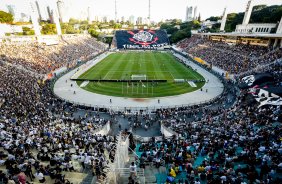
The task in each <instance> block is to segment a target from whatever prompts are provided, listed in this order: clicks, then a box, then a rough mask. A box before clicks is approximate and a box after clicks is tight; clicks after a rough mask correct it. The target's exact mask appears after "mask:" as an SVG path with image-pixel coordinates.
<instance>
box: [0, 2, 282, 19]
mask: <svg viewBox="0 0 282 184" xmlns="http://www.w3.org/2000/svg"><path fill="white" fill-rule="evenodd" d="M34 1H35V0H34ZM37 1H38V3H39V7H40V14H41V16H42V19H43V20H44V19H45V20H46V18H48V12H47V6H49V7H51V8H52V9H56V10H57V6H56V2H57V0H37ZM116 1H117V18H118V19H121V17H125V19H126V20H128V18H129V17H130V16H132V15H133V16H134V17H135V18H137V17H143V18H146V17H148V11H149V7H148V5H149V0H142V1H140V0H116ZM28 2H29V0H1V1H0V10H4V11H8V9H7V6H8V5H14V7H15V10H16V12H17V14H18V15H20V14H21V13H25V14H27V15H29V14H30V13H29V7H28ZM133 2H138V3H133ZM247 2H248V0H236V2H235V1H232V0H228V1H226V0H212V1H208V2H207V1H206V0H175V1H173V2H172V1H168V0H151V20H152V21H161V20H166V19H174V18H177V19H182V20H183V21H184V20H185V16H186V7H187V6H193V7H195V6H197V14H199V13H200V14H201V18H202V19H206V18H208V17H210V16H221V15H222V12H223V10H224V8H225V7H227V13H231V12H234V13H238V12H244V11H245V8H246V5H247ZM254 4H266V5H275V4H277V5H280V4H282V2H281V0H254ZM64 6H65V12H64V13H65V15H64V16H65V17H66V19H69V18H75V19H81V20H86V19H87V16H88V7H90V16H91V17H92V20H94V17H97V16H99V17H101V18H102V17H105V16H107V17H108V19H109V20H114V19H115V0H79V1H77V0H64ZM74 9H75V10H76V11H74ZM167 12H169V14H168V13H167ZM196 16H198V15H196Z"/></svg>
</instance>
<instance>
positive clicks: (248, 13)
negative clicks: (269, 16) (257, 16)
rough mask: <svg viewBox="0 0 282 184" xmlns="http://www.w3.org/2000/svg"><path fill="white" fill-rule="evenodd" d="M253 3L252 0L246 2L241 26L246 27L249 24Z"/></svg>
mask: <svg viewBox="0 0 282 184" xmlns="http://www.w3.org/2000/svg"><path fill="white" fill-rule="evenodd" d="M253 2H254V1H253V0H249V1H248V4H247V6H246V11H245V15H244V19H243V23H242V24H243V25H247V24H249V21H250V17H251V14H252V10H253V6H254V5H253V4H254V3H253Z"/></svg>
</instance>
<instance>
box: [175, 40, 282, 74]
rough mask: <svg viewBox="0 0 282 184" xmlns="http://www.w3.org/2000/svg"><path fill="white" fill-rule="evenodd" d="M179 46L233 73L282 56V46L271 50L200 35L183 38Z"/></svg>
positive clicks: (244, 70) (192, 54)
mask: <svg viewBox="0 0 282 184" xmlns="http://www.w3.org/2000/svg"><path fill="white" fill-rule="evenodd" d="M177 46H178V47H179V48H181V49H182V50H183V51H185V52H187V53H188V54H190V55H191V56H193V57H199V58H201V59H203V60H204V61H206V62H208V63H209V64H212V65H214V66H217V67H219V68H221V69H223V70H225V71H228V72H229V73H232V74H239V73H242V72H246V71H249V70H251V69H254V68H256V67H259V66H261V65H264V64H268V63H271V62H274V61H275V60H277V59H279V58H282V48H279V49H275V50H271V49H270V48H268V47H263V46H255V45H246V44H236V45H234V44H228V43H224V42H220V41H213V40H209V39H207V38H202V37H201V36H198V35H193V36H192V37H191V38H189V39H185V40H182V41H181V42H179V43H178V44H177Z"/></svg>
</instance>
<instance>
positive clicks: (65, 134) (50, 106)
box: [0, 40, 116, 183]
mask: <svg viewBox="0 0 282 184" xmlns="http://www.w3.org/2000/svg"><path fill="white" fill-rule="evenodd" d="M74 42H75V40H74ZM86 42H87V43H88V44H91V43H89V42H88V41H85V40H82V41H81V44H82V43H84V44H86ZM70 44H71V43H70ZM7 45H8V44H7V43H2V44H1V47H3V48H4V49H5V51H6V53H5V55H4V56H3V55H1V60H2V61H1V62H0V78H1V80H0V107H1V108H0V170H1V171H0V183H1V182H2V183H8V182H13V181H14V182H15V183H19V182H21V183H29V182H32V181H33V180H36V181H39V182H40V183H46V182H47V183H50V182H52V183H71V182H72V181H71V180H72V179H73V178H72V177H71V175H70V174H68V173H67V172H91V173H93V174H94V175H96V176H97V178H98V179H102V178H105V177H106V176H105V172H106V169H107V165H108V164H109V162H111V161H113V158H114V154H115V141H116V140H115V137H112V136H103V135H99V134H98V135H96V134H95V132H96V131H97V130H98V129H100V128H101V127H103V126H104V125H105V124H106V123H112V121H113V120H112V118H104V117H102V116H101V115H100V114H99V113H97V112H95V113H94V112H88V111H86V110H85V111H83V110H79V109H78V107H76V106H75V105H72V104H69V103H66V102H63V101H61V100H60V99H57V98H56V97H55V96H54V95H53V93H52V89H51V82H49V81H45V82H43V81H42V80H38V79H37V78H35V77H34V76H33V75H32V74H31V73H30V72H28V71H29V70H36V71H38V72H42V73H43V72H48V71H49V70H48V69H47V68H48V67H46V66H48V64H51V63H50V62H52V64H53V63H54V64H55V66H59V65H60V64H65V63H66V61H63V60H64V59H67V58H71V59H79V58H81V57H84V55H85V58H86V55H88V54H90V53H91V54H92V53H93V50H97V49H93V50H92V49H88V50H87V49H86V51H85V52H83V53H82V54H78V52H77V53H76V52H71V50H74V48H73V49H71V47H73V46H72V45H69V46H70V47H68V46H67V47H68V48H69V50H68V49H67V50H68V51H67V50H64V51H67V52H68V54H69V55H68V56H67V55H65V56H64V57H59V56H58V57H56V58H57V59H58V60H56V61H54V60H52V59H51V58H44V57H43V56H41V55H40V54H39V53H40V52H41V51H42V50H40V49H39V50H40V51H39V50H38V49H37V50H36V49H35V48H36V47H35V46H32V45H25V44H24V45H25V46H23V45H20V46H19V45H17V46H16V47H15V48H12V45H9V46H7ZM13 46H14V45H13ZM51 47H53V46H44V49H47V50H49V52H50V53H49V54H47V55H45V56H50V55H51V54H54V53H52V49H50V48H51ZM55 47H58V48H59V47H60V46H59V45H57V46H54V49H55ZM75 47H77V48H79V49H83V47H79V46H78V45H76V46H75ZM8 48H10V49H11V50H9V49H8ZM33 49H34V50H33ZM1 52H4V51H3V50H2V49H1ZM33 52H34V54H33ZM16 53H19V54H18V56H19V57H18V56H17V54H16ZM58 53H59V52H58ZM2 54H3V53H2ZM24 54H27V55H28V56H26V55H24ZM42 54H44V52H43V51H42ZM96 54H97V53H96ZM23 55H24V56H23ZM38 55H40V56H38ZM55 55H56V54H55ZM37 56H38V57H37ZM3 58H4V60H3ZM7 58H9V59H7ZM12 58H13V59H12ZM17 58H18V59H17ZM44 59H46V60H44ZM49 61H50V62H49ZM45 62H47V63H45ZM11 63H12V65H11ZM16 65H23V67H25V68H26V69H27V70H22V69H19V68H18V67H17V66H16ZM106 152H109V153H108V154H106Z"/></svg>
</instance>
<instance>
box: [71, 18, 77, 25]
mask: <svg viewBox="0 0 282 184" xmlns="http://www.w3.org/2000/svg"><path fill="white" fill-rule="evenodd" d="M69 24H72V25H74V24H79V20H77V19H73V18H70V20H69Z"/></svg>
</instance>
